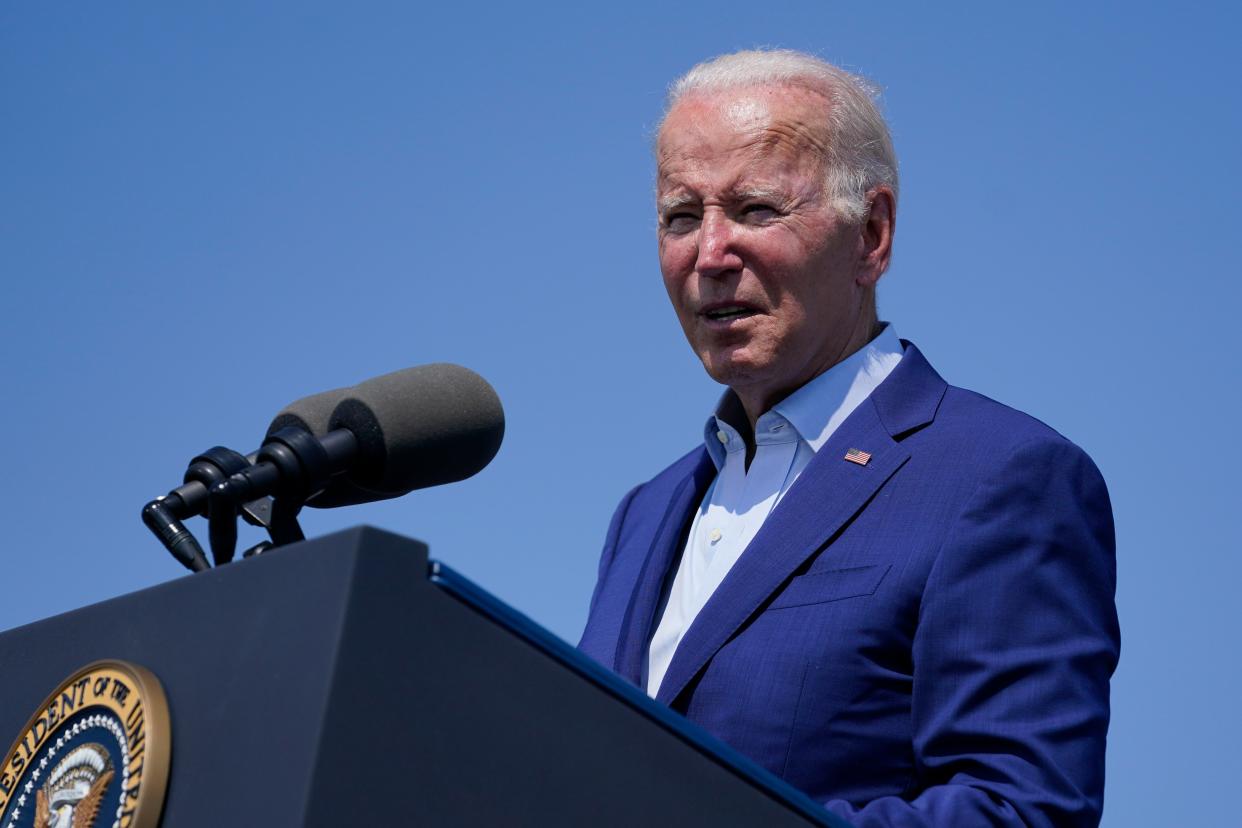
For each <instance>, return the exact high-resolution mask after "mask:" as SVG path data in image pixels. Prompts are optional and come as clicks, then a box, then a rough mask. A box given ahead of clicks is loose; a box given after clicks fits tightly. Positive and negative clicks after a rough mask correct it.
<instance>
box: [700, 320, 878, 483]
mask: <svg viewBox="0 0 1242 828" xmlns="http://www.w3.org/2000/svg"><path fill="white" fill-rule="evenodd" d="M901 354H902V346H901V340H900V339H898V338H897V332H896V331H895V330H894V328H893V326H892V325H891V324H889V323H887V322H885V323H883V328H882V329H881V330H880V332H879V333H878V334H877V335H876V337H875V338H874V339H872V340H871V341H870V342H868V343H867V344H866V345H864V346H863V347H862V348H860V349H858V350H857V351H855V352H854V353H852V354H850V355H849V356H848V357H846V358H845V359H843V360H842V361H841V362H838V363H837V364H836V365H834V366H832V367H831V368H829V369H828V370H827V371H825V372H823V373H822V374H820V375H819V376H817V377H815V378H814V379H812V380H811V381H810V382H808V383H807V384H806V385H803V386H802V387H801V388H799V389H798V390H797V391H795V392H793V393H792V394H790V395H789V396H788V397H786V398H785V399H783V400H781V401H780V402H779V403H777V404H776V405H775V406H773V407H772V409H771V410H770V411H767V412H765V413H764V414H762V415H761V416H760V417H759V422H758V423H756V431H757V432H759V433H760V434H765V433H768V432H769V430H770V429H771V427H772V425H774V424H777V423H779V422H780V421H782V420H783V421H786V422H788V423H789V424H790V425H792V426H793V427H794V429H795V430H796V431H797V433H798V436H799V437H800V438H801V439H802V440H804V441H805V442H806V443H807V445H808V446H810V448H811V451H813V452H817V451H819V450H820V448H822V447H823V445H824V443H826V442H828V438H829V437H831V436H832V433H833V432H834V431H836V430H837V427H838V426H840V425H841V423H842V422H844V421H845V418H846V417H848V416H849V415H850V414H851V413H853V411H854V409H855V408H857V407H858V406H859V404H861V403H862V401H863V400H865V399H866V398H867V397H868V396H869V395H870V394H871V392H872V391H873V390H874V389H875V388H876V386H878V385H879V384H880V383H881V382H883V381H884V378H885V377H887V376H888V374H889V372H890V371H892V370H893V368H894V367H896V365H897V363H898V361H900V359H901ZM745 417H746V413H745V411H743V409H742V405H741V402H740V401H739V400H738V399H737V396H736V395H735V394H734V393H733V392H732V391H726V392H725V393H724V395H723V396H722V397H721V398H720V403H719V404H718V405H717V406H716V413H715V415H714V416H712V417H709V418H708V420H707V423H706V425H705V426H704V436H703V440H704V444H705V445H706V446H707V453H708V454H709V455H711V458H712V461H713V462H714V463H715V464H716V468H717V469H720V468H722V467H723V466H724V461H725V456H726V455H727V454H728V452H729V451H732V450H735V449H740V448H742V447H743V446H744V443H743V442H742V438H741V436H740V433H739V431H738V429H736V428H734V427H733V426H732V425H730V422H738V421H739V418H740V421H743V422H744V421H745ZM722 434H723V435H724V438H721V437H720V435H722Z"/></svg>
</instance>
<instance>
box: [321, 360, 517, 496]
mask: <svg viewBox="0 0 1242 828" xmlns="http://www.w3.org/2000/svg"><path fill="white" fill-rule="evenodd" d="M345 391H346V393H345V395H344V398H343V399H341V401H340V402H339V403H338V404H337V405H336V407H335V408H334V409H333V411H332V415H331V417H330V418H329V421H328V429H329V430H330V431H331V430H335V429H339V428H346V429H349V430H350V431H351V432H353V434H354V436H355V438H356V439H357V441H358V449H359V452H358V458H357V460H356V461H355V463H354V465H353V467H352V468H351V469H350V471H349V472H348V473H347V475H346V481H347V482H348V483H349V484H351V485H353V486H356V487H361V489H362V490H364V491H366V492H370V493H372V494H374V495H376V496H377V497H373V498H371V499H379V498H386V497H397V496H399V495H403V494H405V493H406V492H410V491H413V490H414V489H422V488H426V487H428V486H438V485H441V484H443V483H452V482H455V481H458V480H464V479H465V478H467V477H470V476H471V475H473V474H475V473H476V472H478V471H480V470H481V469H483V467H484V466H486V465H487V464H488V463H489V462H491V459H492V458H493V457H495V456H496V452H497V451H498V450H499V449H500V443H501V440H502V439H503V438H504V433H505V415H504V409H503V408H502V407H501V405H500V398H499V397H498V396H496V392H495V390H493V389H492V387H491V385H489V384H488V383H487V380H485V379H483V378H482V377H480V376H479V375H478V374H476V373H474V372H473V371H471V370H469V369H467V368H463V367H461V366H460V365H452V364H450V363H443V362H442V363H435V364H432V365H420V366H416V367H414V368H406V369H405V370H403V371H395V372H393V373H391V374H385V375H384V376H381V377H376V378H375V379H371V380H367V381H366V382H363V383H360V384H359V385H356V386H354V387H353V388H349V389H345ZM308 399H309V398H308ZM308 408H309V406H308ZM330 494H332V488H329V489H328V491H326V492H324V495H330ZM310 505H313V506H318V505H320V504H319V503H317V502H314V501H312V502H311V504H310Z"/></svg>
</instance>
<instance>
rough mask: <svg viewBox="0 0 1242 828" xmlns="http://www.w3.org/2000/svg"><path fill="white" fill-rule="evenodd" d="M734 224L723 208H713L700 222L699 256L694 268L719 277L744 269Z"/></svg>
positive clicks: (703, 274) (707, 211)
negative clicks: (734, 235)
mask: <svg viewBox="0 0 1242 828" xmlns="http://www.w3.org/2000/svg"><path fill="white" fill-rule="evenodd" d="M733 231H734V226H733V222H732V221H730V220H729V217H728V216H726V215H725V214H724V211H723V210H720V209H718V208H711V209H708V210H706V211H704V213H703V219H702V222H701V223H700V224H699V239H698V241H699V245H698V256H697V257H696V259H695V261H694V269H695V271H696V272H697V273H698V274H699V275H700V276H706V277H708V278H719V277H721V276H727V275H728V274H730V273H733V272H735V271H738V270H741V269H742V257H741V256H739V255H738V254H737V250H736V249H735V245H734V238H733Z"/></svg>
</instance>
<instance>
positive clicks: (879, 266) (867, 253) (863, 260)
mask: <svg viewBox="0 0 1242 828" xmlns="http://www.w3.org/2000/svg"><path fill="white" fill-rule="evenodd" d="M867 202H868V204H869V205H870V206H869V208H868V210H867V216H866V218H864V219H863V223H862V227H861V228H860V233H859V241H860V242H861V245H862V249H861V250H860V251H859V252H860V257H859V262H858V265H859V267H858V277H857V279H858V283H859V284H860V285H863V286H865V287H875V284H876V282H878V281H880V277H881V276H883V275H884V271H886V270H888V263H889V260H891V259H892V257H893V231H894V230H895V229H896V226H897V199H896V198H895V197H894V196H893V190H892V188H891V187H889V186H888V185H887V184H881V185H880V186H878V187H876V188H875V189H873V190H871V191H870V192H868V193H867Z"/></svg>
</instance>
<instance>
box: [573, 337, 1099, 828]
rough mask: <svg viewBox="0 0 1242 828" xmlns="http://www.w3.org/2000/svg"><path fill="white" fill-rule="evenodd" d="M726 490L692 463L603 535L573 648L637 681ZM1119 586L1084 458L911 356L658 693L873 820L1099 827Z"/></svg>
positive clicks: (828, 455)
mask: <svg viewBox="0 0 1242 828" xmlns="http://www.w3.org/2000/svg"><path fill="white" fill-rule="evenodd" d="M851 448H858V449H861V450H863V451H866V452H870V453H871V455H872V456H871V460H870V461H869V462H868V463H867V464H866V465H865V466H861V465H858V464H856V463H852V462H848V461H846V460H844V455H845V453H846V451H847V450H848V449H851ZM714 475H715V467H714V466H713V464H712V462H711V460H710V458H709V457H708V456H707V452H706V450H704V449H702V448H699V449H697V450H695V451H693V452H691V453H690V454H688V455H686V456H685V457H683V458H682V459H680V460H678V461H677V462H676V463H674V464H673V465H672V466H670V467H669V468H667V469H665V470H664V471H663V472H661V473H660V474H659V475H657V476H656V477H655V478H653V479H652V480H651V481H649V482H647V483H644V484H642V485H640V486H638V487H637V488H635V489H634V490H633V491H631V492H630V493H629V494H628V495H626V497H625V499H624V500H623V501H622V502H621V505H620V507H619V508H618V509H617V512H616V515H615V516H614V517H613V520H612V524H611V526H610V527H609V529H608V536H607V540H606V543H605V546H604V552H603V556H602V559H601V561H600V565H599V582H598V585H597V586H596V589H595V594H594V597H593V598H592V600H591V610H590V616H589V619H588V621H587V626H586V631H585V632H584V634H583V637H582V642H581V644H580V647H581V648H582V650H583V651H585V652H586V653H588V654H589V655H591V656H592V657H594V658H595V659H596V660H598V661H600V662H601V663H603V664H604V665H606V666H608V667H610V668H612V669H613V670H615V671H616V672H618V673H620V674H621V675H622V676H624V677H626V678H628V679H629V680H630V681H633V682H634V683H636V684H640V683H641V681H642V679H643V676H644V672H645V670H644V665H645V661H646V653H647V646H648V643H649V641H650V638H651V635H652V633H653V632H654V629H655V623H656V622H657V621H658V619H656V617H655V616H656V612H657V610H658V607H659V603H660V597H661V591H662V588H663V587H664V586H665V582H666V579H669V578H671V573H672V572H674V571H675V569H676V564H677V560H678V556H679V555H680V553H681V549H682V546H683V544H684V542H685V537H686V532H687V529H688V525H689V522H690V519H691V517H692V514H693V511H694V509H695V508H696V507H697V506H698V505H699V503H700V501H701V500H702V499H703V496H704V493H705V491H706V489H707V487H708V485H709V484H710V482H711V480H712V478H713V477H714ZM1115 581H1116V575H1115V558H1114V540H1113V523H1112V512H1111V508H1110V505H1109V500H1108V493H1107V491H1106V490H1105V487H1104V481H1103V480H1102V479H1101V477H1100V474H1099V472H1098V471H1097V470H1096V468H1095V466H1094V465H1093V464H1092V462H1091V460H1090V459H1089V458H1088V457H1087V456H1086V454H1084V453H1083V452H1082V450H1081V449H1079V448H1078V447H1077V446H1075V445H1074V444H1072V443H1070V442H1069V441H1067V440H1066V439H1065V438H1063V437H1061V436H1060V435H1059V434H1057V433H1056V432H1055V431H1053V430H1052V429H1050V428H1048V427H1047V426H1045V425H1043V424H1042V423H1040V422H1038V421H1036V420H1034V419H1032V418H1031V417H1028V416H1026V415H1025V414H1021V413H1019V412H1017V411H1014V410H1013V409H1010V408H1007V407H1005V406H1003V405H1000V404H999V403H996V402H994V401H992V400H989V399H987V398H985V397H982V396H979V395H977V394H974V393H971V392H969V391H964V390H962V389H960V388H954V387H952V386H950V385H948V384H947V383H945V381H944V380H943V379H941V378H940V376H939V375H938V374H937V373H936V372H935V371H934V370H933V369H932V367H931V366H930V365H929V364H928V363H927V361H926V360H925V359H924V358H923V356H922V354H920V353H919V351H918V349H916V348H915V347H914V346H913V345H909V344H908V343H907V344H906V349H905V355H904V357H903V358H902V360H901V362H900V363H898V365H897V367H896V369H894V371H893V372H892V374H890V375H889V377H888V378H887V379H886V380H885V381H884V382H883V383H882V384H881V385H880V386H879V387H878V388H876V390H875V391H874V392H873V393H872V395H871V396H870V397H869V398H868V400H867V401H865V402H864V403H863V404H862V405H860V406H859V407H858V408H857V409H856V410H855V411H854V412H853V413H852V414H851V415H850V416H849V418H848V419H847V420H846V421H845V422H844V423H843V424H842V425H841V427H840V428H839V429H838V430H837V431H836V433H835V434H833V435H832V437H831V438H830V439H829V441H828V442H827V443H826V444H825V445H824V446H823V448H821V449H820V451H819V452H818V454H817V455H816V456H815V458H814V459H813V460H812V461H811V463H810V464H809V465H808V466H807V468H806V469H805V471H803V473H802V475H801V476H800V477H799V478H798V481H797V482H796V483H795V484H794V486H793V487H792V488H791V489H790V490H789V492H788V493H786V495H785V497H784V498H783V499H782V500H781V502H780V503H779V504H778V505H777V507H776V509H775V510H773V512H772V513H771V515H769V517H768V519H767V521H766V522H765V523H764V525H763V528H762V529H761V530H760V531H759V533H758V534H757V535H756V536H755V538H754V540H753V541H752V542H751V544H750V546H748V547H747V549H746V551H745V552H744V553H743V554H742V556H741V558H740V559H739V560H738V561H737V563H736V564H735V565H734V567H733V569H732V570H730V572H729V574H728V575H727V576H726V577H725V579H724V581H723V583H721V585H720V586H719V588H718V589H717V590H716V592H715V593H714V594H713V595H712V597H711V599H710V600H709V601H708V602H707V605H706V606H705V607H704V608H703V610H702V612H700V614H699V615H698V617H697V618H696V619H695V621H694V623H693V625H692V626H691V627H690V629H689V631H688V632H687V633H686V635H685V637H684V638H683V640H682V641H681V644H680V645H679V646H678V648H677V652H676V654H675V655H674V657H673V660H672V663H671V665H670V666H669V669H668V673H667V674H666V675H665V677H664V681H663V684H662V685H661V687H660V691H659V695H658V699H659V700H660V701H662V702H664V703H666V704H668V705H670V706H671V707H672V708H673V709H675V710H678V711H681V712H682V713H684V714H685V715H686V716H687V717H689V718H690V719H691V720H693V721H695V722H697V723H698V724H699V725H701V726H702V727H704V728H706V729H707V730H708V731H710V732H711V733H713V734H714V735H716V736H717V737H719V738H721V739H722V740H724V741H725V742H728V743H729V744H731V745H733V746H734V747H736V748H737V749H738V750H739V751H741V752H742V753H744V754H746V755H748V756H750V757H751V758H753V759H754V760H756V761H757V762H758V763H759V764H761V765H763V766H764V767H766V768H767V769H768V770H770V771H772V772H774V773H776V774H777V775H778V776H781V777H783V778H784V779H786V780H788V781H789V782H791V783H792V784H793V785H795V786H797V787H799V788H801V789H802V790H804V791H806V792H807V793H809V794H810V795H811V796H813V797H815V798H817V799H819V800H820V801H823V802H825V803H826V804H827V807H828V808H829V809H830V810H832V811H833V812H835V813H837V814H839V815H841V816H843V817H845V818H846V819H848V820H850V821H852V822H853V823H854V824H855V825H858V826H881V825H883V826H915V825H937V826H954V828H968V826H975V825H980V826H982V825H989V826H994V825H1025V826H1077V825H1095V824H1097V823H1098V821H1099V818H1100V812H1101V809H1102V805H1103V790H1104V741H1105V734H1106V731H1107V728H1108V682H1109V678H1110V676H1111V675H1112V672H1113V669H1114V667H1115V666H1116V662H1117V656H1118V648H1119V634H1118V628H1117V617H1116V610H1115V606H1114V600H1113V595H1114V588H1115Z"/></svg>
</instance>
